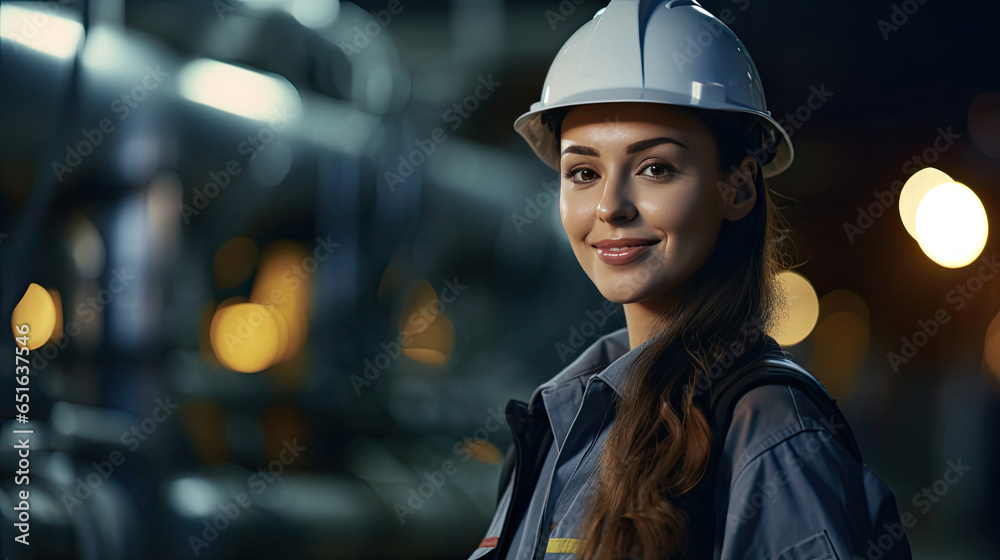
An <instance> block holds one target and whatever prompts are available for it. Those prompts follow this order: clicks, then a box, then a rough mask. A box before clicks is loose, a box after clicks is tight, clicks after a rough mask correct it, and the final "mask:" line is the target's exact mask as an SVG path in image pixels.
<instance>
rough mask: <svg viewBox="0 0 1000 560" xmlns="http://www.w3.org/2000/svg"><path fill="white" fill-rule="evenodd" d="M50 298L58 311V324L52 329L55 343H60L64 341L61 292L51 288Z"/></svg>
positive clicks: (49, 290)
mask: <svg viewBox="0 0 1000 560" xmlns="http://www.w3.org/2000/svg"><path fill="white" fill-rule="evenodd" d="M47 291H48V292H49V297H51V298H52V305H53V307H54V308H55V310H56V322H55V325H54V326H53V327H52V338H51V340H53V341H54V342H59V341H61V340H62V337H63V334H65V333H64V332H63V313H62V296H60V295H59V290H57V289H55V288H49V289H48V290H47Z"/></svg>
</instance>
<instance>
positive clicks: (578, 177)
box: [563, 167, 599, 184]
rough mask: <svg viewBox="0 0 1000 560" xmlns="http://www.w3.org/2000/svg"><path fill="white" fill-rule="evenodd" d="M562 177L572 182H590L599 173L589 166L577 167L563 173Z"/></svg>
mask: <svg viewBox="0 0 1000 560" xmlns="http://www.w3.org/2000/svg"><path fill="white" fill-rule="evenodd" d="M563 177H566V178H567V179H570V180H571V181H573V182H574V183H578V184H580V183H590V182H593V181H596V180H597V179H598V178H599V175H598V174H597V173H596V172H595V171H594V170H593V169H590V168H589V167H577V168H575V169H570V170H569V171H567V172H565V173H563Z"/></svg>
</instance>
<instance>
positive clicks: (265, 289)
mask: <svg viewBox="0 0 1000 560" xmlns="http://www.w3.org/2000/svg"><path fill="white" fill-rule="evenodd" d="M311 265H315V262H314V260H313V259H311V258H309V253H307V252H306V251H305V249H303V248H302V246H301V245H299V244H298V243H295V242H292V241H285V240H281V241H275V242H273V243H271V244H269V245H268V246H267V247H265V248H264V250H263V251H262V253H261V258H260V265H259V268H258V270H257V277H256V278H254V282H253V287H252V288H251V291H250V301H252V302H254V303H260V304H264V305H272V306H274V307H275V308H276V309H277V311H278V313H280V314H281V316H282V318H283V319H284V321H285V327H286V332H287V344H285V346H284V350H283V351H282V355H281V356H280V357H279V358H278V360H279V361H284V360H289V359H291V358H293V357H294V356H295V355H296V354H297V353H298V352H299V351H300V350H301V349H302V348H303V347H304V346H305V343H306V339H307V338H308V331H309V299H310V293H311V289H312V276H313V275H314V274H315V272H316V271H315V269H312V270H310V269H309V266H311Z"/></svg>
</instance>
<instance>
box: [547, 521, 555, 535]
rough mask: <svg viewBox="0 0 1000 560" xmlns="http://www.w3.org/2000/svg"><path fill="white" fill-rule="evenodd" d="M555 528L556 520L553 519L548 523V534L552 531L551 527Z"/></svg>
mask: <svg viewBox="0 0 1000 560" xmlns="http://www.w3.org/2000/svg"><path fill="white" fill-rule="evenodd" d="M555 528H556V522H555V521H553V522H552V523H549V533H550V534H551V533H552V529H555Z"/></svg>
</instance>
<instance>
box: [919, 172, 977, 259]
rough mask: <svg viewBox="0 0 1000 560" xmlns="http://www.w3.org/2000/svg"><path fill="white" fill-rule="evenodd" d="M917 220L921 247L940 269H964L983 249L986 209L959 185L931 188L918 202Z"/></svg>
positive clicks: (948, 184) (974, 196)
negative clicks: (942, 267)
mask: <svg viewBox="0 0 1000 560" xmlns="http://www.w3.org/2000/svg"><path fill="white" fill-rule="evenodd" d="M916 217H917V222H916V227H917V242H918V243H919V244H920V248H921V249H923V251H924V253H926V254H927V256H928V257H930V258H931V260H933V261H934V262H936V263H938V264H939V265H941V266H944V267H947V268H960V267H963V266H966V265H968V264H969V263H971V262H973V261H975V260H976V259H977V258H979V255H980V253H982V252H983V248H984V247H986V239H987V237H988V236H989V221H988V220H987V218H986V209H985V208H983V203H982V202H981V201H980V200H979V197H978V196H976V193H974V192H972V189H970V188H969V187H967V186H965V185H963V184H961V183H944V184H941V185H938V186H936V187H934V188H933V189H931V190H930V192H928V193H927V194H926V195H924V199H923V200H922V201H920V206H918V207H917V216H916Z"/></svg>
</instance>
